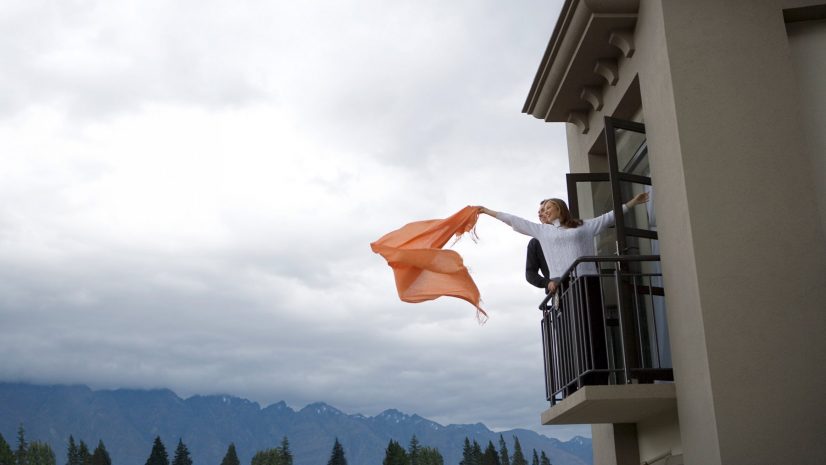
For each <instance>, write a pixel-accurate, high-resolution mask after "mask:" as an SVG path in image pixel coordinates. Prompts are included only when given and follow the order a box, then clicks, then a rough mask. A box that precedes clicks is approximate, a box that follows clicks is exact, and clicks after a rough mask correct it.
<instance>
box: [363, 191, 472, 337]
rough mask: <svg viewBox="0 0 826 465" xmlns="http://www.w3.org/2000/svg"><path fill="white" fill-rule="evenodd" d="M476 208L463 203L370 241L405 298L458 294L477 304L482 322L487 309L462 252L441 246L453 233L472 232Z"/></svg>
mask: <svg viewBox="0 0 826 465" xmlns="http://www.w3.org/2000/svg"><path fill="white" fill-rule="evenodd" d="M478 218H479V209H478V208H476V207H465V208H463V209H461V210H459V211H458V212H456V213H455V214H453V216H451V217H449V218H445V219H442V220H427V221H416V222H413V223H410V224H407V225H405V226H402V227H401V228H400V229H397V230H395V231H393V232H391V233H388V234H386V235H384V236H383V237H382V238H381V239H379V240H377V241H376V242H373V243H372V244H370V247H371V248H372V249H373V252H375V253H377V254H380V255H381V256H382V257H384V259H385V260H387V264H388V265H390V267H391V268H393V275H394V276H395V278H396V289H397V290H398V292H399V298H400V299H401V300H403V301H404V302H413V303H415V302H424V301H426V300H433V299H436V298H439V297H442V296H450V297H457V298H459V299H463V300H466V301H468V302H470V303H471V304H473V306H474V307H476V311H477V312H476V316H477V318H479V320H480V321H481V322H483V321H484V320H486V319H487V313H485V311H484V310H482V308H481V307H480V306H479V303H480V298H479V289H478V288H477V287H476V283H474V282H473V279H472V278H471V277H470V273H468V270H467V268H466V267H465V265H464V263H463V261H462V256H461V255H459V254H458V253H457V252H455V251H453V250H442V247H444V245H445V244H447V241H449V240H450V238H452V237H456V239H457V240H458V239H459V237H461V236H462V234H464V233H466V232H470V233H471V234H472V235H475V234H474V231H473V227H474V226H475V225H476V220H477V219H478Z"/></svg>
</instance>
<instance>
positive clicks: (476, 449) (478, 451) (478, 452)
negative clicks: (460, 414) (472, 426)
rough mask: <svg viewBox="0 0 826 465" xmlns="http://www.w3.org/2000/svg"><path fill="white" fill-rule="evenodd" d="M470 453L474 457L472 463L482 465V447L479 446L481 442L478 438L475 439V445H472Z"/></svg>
mask: <svg viewBox="0 0 826 465" xmlns="http://www.w3.org/2000/svg"><path fill="white" fill-rule="evenodd" d="M470 455H471V457H472V462H471V463H472V464H473V465H481V464H482V448H481V447H480V446H479V443H478V442H476V440H475V439H474V440H473V445H472V446H471V451H470Z"/></svg>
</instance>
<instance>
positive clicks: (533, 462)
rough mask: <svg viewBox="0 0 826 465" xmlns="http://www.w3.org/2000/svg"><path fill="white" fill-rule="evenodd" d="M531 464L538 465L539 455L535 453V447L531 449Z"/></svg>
mask: <svg viewBox="0 0 826 465" xmlns="http://www.w3.org/2000/svg"><path fill="white" fill-rule="evenodd" d="M531 465H539V456H538V455H536V449H534V450H533V459H531Z"/></svg>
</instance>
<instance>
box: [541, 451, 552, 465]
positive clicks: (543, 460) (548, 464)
mask: <svg viewBox="0 0 826 465" xmlns="http://www.w3.org/2000/svg"><path fill="white" fill-rule="evenodd" d="M539 465H551V461H550V460H549V459H548V456H547V455H545V451H544V450H543V451H542V454H541V455H540V456H539Z"/></svg>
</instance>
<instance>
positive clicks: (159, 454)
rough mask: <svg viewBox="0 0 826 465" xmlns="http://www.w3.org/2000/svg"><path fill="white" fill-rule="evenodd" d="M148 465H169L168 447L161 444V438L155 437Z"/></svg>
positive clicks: (147, 461) (147, 460)
mask: <svg viewBox="0 0 826 465" xmlns="http://www.w3.org/2000/svg"><path fill="white" fill-rule="evenodd" d="M146 465H169V456H168V455H167V454H166V447H164V445H163V442H161V437H160V436H155V442H154V443H153V444H152V452H150V453H149V458H148V459H146Z"/></svg>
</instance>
